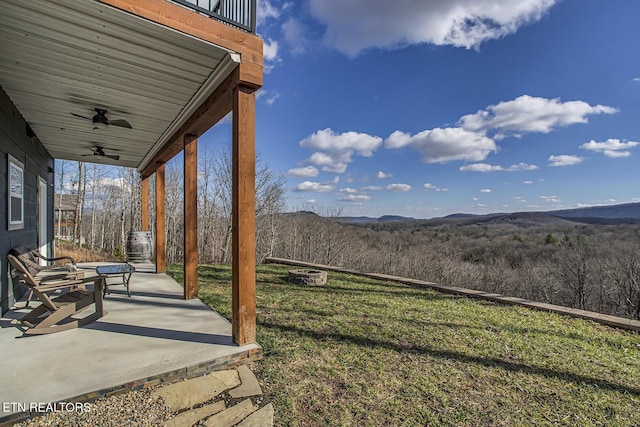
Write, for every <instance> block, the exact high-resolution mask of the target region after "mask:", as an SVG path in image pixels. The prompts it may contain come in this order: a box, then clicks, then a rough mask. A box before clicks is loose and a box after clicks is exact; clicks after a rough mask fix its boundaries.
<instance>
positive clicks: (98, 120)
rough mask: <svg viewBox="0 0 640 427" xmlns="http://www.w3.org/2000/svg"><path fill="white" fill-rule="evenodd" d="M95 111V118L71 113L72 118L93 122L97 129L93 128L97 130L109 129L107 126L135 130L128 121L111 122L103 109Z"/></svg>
mask: <svg viewBox="0 0 640 427" xmlns="http://www.w3.org/2000/svg"><path fill="white" fill-rule="evenodd" d="M94 110H95V111H96V114H95V115H94V116H93V117H85V116H81V115H80V114H76V113H71V115H72V116H75V117H80V118H81V119H86V120H91V123H93V124H94V125H95V127H94V128H93V129H94V130H95V129H100V128H101V127H103V128H104V127H107V126H118V127H121V128H127V129H133V127H132V126H131V124H130V123H129V122H128V121H126V120H122V119H119V120H109V119H108V118H107V110H105V109H102V108H94Z"/></svg>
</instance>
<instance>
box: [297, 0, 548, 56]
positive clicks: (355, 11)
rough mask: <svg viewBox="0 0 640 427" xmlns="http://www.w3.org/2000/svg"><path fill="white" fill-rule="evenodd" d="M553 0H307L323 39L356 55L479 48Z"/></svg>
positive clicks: (528, 19)
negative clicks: (427, 47) (424, 47)
mask: <svg viewBox="0 0 640 427" xmlns="http://www.w3.org/2000/svg"><path fill="white" fill-rule="evenodd" d="M556 2H557V1H556V0H520V1H512V0H473V1H470V0H442V1H424V0H403V1H396V2H390V1H386V0H350V1H348V2H345V1H344V0H310V6H311V7H310V10H311V13H312V15H313V16H314V17H315V18H316V19H318V20H319V21H320V22H321V23H323V24H324V25H326V32H325V35H324V41H325V43H326V44H328V45H329V46H332V47H334V48H335V49H337V50H338V51H340V52H342V53H344V54H346V55H349V56H356V55H358V54H359V53H360V52H361V51H363V50H365V49H370V48H382V49H396V48H400V47H403V46H407V45H412V44H421V43H431V44H435V45H452V46H457V47H464V48H467V49H469V48H478V47H479V46H480V45H481V44H482V43H484V42H486V41H488V40H493V39H499V38H502V37H505V36H507V35H509V34H513V33H515V32H516V31H517V30H518V28H520V27H521V26H523V25H527V24H530V23H533V22H536V21H538V20H540V18H541V17H542V16H543V15H544V14H545V13H546V12H547V11H548V10H549V9H550V8H551V7H552V6H553V5H554V4H555V3H556Z"/></svg>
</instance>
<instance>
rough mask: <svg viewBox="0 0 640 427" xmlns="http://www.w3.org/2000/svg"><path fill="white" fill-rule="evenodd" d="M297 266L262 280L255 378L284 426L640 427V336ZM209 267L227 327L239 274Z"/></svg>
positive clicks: (207, 292)
mask: <svg viewBox="0 0 640 427" xmlns="http://www.w3.org/2000/svg"><path fill="white" fill-rule="evenodd" d="M291 268H292V267H283V266H274V265H266V266H265V265H260V266H258V276H257V280H258V283H257V311H258V315H257V321H258V329H257V334H258V343H259V344H260V345H262V347H263V348H264V353H265V358H264V359H263V360H262V361H261V362H260V363H259V364H258V371H257V374H258V377H259V379H260V381H261V383H262V385H263V390H264V392H265V395H266V398H267V399H269V400H271V401H272V402H273V403H274V405H275V408H276V424H277V425H279V426H287V425H296V426H316V425H331V426H334V425H371V426H380V425H394V426H395V425H407V426H415V425H433V426H452V425H454V426H531V425H540V426H544V425H549V426H552V425H567V426H638V425H640V335H639V334H635V333H632V332H627V331H621V330H616V329H612V328H609V327H606V326H602V325H598V324H595V323H591V322H587V321H583V320H578V319H572V318H569V317H564V316H560V315H556V314H550V313H543V312H537V311H533V310H530V309H526V308H522V307H514V306H505V305H498V304H494V303H491V302H483V301H477V300H470V299H466V298H460V297H452V296H448V295H443V294H439V293H437V292H434V291H431V290H429V289H419V288H414V287H409V286H405V285H401V284H397V283H392V282H383V281H377V280H371V279H367V278H362V277H358V276H351V275H345V274H338V273H332V272H330V273H329V280H328V282H327V285H326V286H323V287H303V286H299V285H293V284H290V283H288V282H287V270H289V269H291ZM169 271H170V274H172V275H173V276H174V277H175V278H176V280H178V282H182V277H181V276H182V270H181V266H171V267H170V269H169ZM198 271H199V288H200V292H199V297H200V298H201V299H202V300H203V301H204V302H205V303H206V304H208V305H209V306H210V307H211V308H213V309H214V310H216V311H217V312H219V313H221V314H222V315H223V316H225V317H227V318H230V315H231V286H230V283H231V268H230V266H226V265H201V266H199V270H198Z"/></svg>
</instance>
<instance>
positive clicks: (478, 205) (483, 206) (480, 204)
mask: <svg viewBox="0 0 640 427" xmlns="http://www.w3.org/2000/svg"><path fill="white" fill-rule="evenodd" d="M476 206H477V207H479V208H480V209H484V208H486V207H487V205H485V204H484V203H478V204H477V205H476Z"/></svg>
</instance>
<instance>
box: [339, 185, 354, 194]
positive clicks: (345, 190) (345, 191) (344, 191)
mask: <svg viewBox="0 0 640 427" xmlns="http://www.w3.org/2000/svg"><path fill="white" fill-rule="evenodd" d="M357 192H358V190H356V189H355V188H349V187H347V188H341V189H340V191H339V193H348V194H355V193H357Z"/></svg>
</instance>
